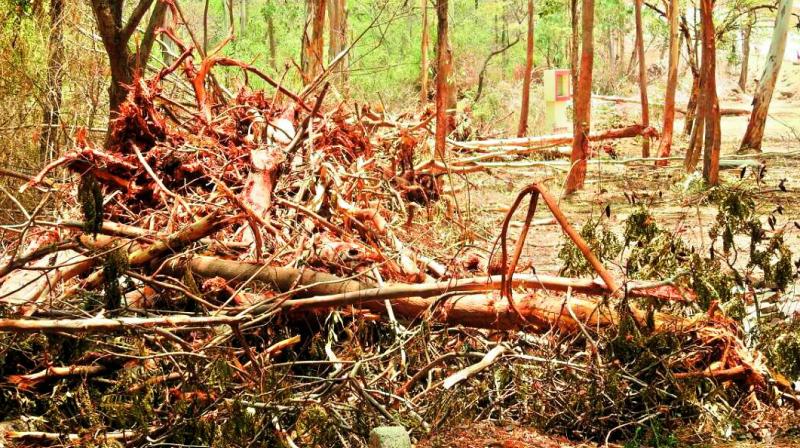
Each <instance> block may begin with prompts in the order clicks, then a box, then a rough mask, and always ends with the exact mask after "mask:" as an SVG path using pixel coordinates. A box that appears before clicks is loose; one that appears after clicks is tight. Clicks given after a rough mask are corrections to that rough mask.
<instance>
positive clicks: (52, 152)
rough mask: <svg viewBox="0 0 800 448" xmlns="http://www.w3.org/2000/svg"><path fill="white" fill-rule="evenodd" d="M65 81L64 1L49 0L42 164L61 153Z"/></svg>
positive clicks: (41, 147) (40, 151) (41, 144)
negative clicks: (59, 136) (59, 135)
mask: <svg viewBox="0 0 800 448" xmlns="http://www.w3.org/2000/svg"><path fill="white" fill-rule="evenodd" d="M63 78H64V0H50V39H49V41H48V57H47V84H46V88H47V92H46V96H45V97H46V102H45V106H44V108H45V109H44V119H43V122H42V135H41V138H40V140H39V156H40V159H41V160H42V161H45V160H48V159H50V158H53V157H56V156H57V154H58V128H59V125H60V124H61V87H62V85H63Z"/></svg>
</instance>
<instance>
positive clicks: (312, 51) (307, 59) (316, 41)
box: [300, 0, 326, 83]
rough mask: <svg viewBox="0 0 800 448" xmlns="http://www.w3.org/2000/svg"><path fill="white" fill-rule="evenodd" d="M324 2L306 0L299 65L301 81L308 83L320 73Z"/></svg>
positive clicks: (324, 0) (322, 0)
mask: <svg viewBox="0 0 800 448" xmlns="http://www.w3.org/2000/svg"><path fill="white" fill-rule="evenodd" d="M325 7H326V0H306V24H305V28H304V30H303V42H302V45H303V48H302V54H301V58H300V65H301V68H302V70H303V78H304V79H303V80H304V82H305V83H309V82H311V81H312V80H314V78H316V77H317V75H319V74H320V73H322V56H323V54H322V53H323V48H324V46H323V45H324V35H323V31H324V28H325Z"/></svg>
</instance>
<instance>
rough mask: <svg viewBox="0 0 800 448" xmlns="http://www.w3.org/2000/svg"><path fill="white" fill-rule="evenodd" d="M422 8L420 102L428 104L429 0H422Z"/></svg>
mask: <svg viewBox="0 0 800 448" xmlns="http://www.w3.org/2000/svg"><path fill="white" fill-rule="evenodd" d="M420 8H422V36H421V41H422V47H421V58H422V60H421V63H420V76H419V84H420V90H419V93H420V98H419V102H420V104H423V105H424V104H427V102H428V72H429V71H430V67H429V66H428V65H429V64H428V45H429V40H428V0H420Z"/></svg>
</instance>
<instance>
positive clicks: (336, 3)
mask: <svg viewBox="0 0 800 448" xmlns="http://www.w3.org/2000/svg"><path fill="white" fill-rule="evenodd" d="M328 30H329V34H330V38H329V42H328V61H332V60H333V59H334V58H335V57H336V56H337V55H339V54H340V53H341V52H342V51H344V50H345V49H347V0H330V4H329V5H328ZM348 64H349V61H348V58H347V55H345V56H344V58H343V59H342V60H341V61H340V62H339V63H338V65H337V67H336V69H335V72H336V75H337V78H338V81H339V82H341V83H342V84H344V83H345V81H346V80H347V70H348Z"/></svg>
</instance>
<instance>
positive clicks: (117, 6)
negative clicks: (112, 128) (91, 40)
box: [91, 0, 158, 118]
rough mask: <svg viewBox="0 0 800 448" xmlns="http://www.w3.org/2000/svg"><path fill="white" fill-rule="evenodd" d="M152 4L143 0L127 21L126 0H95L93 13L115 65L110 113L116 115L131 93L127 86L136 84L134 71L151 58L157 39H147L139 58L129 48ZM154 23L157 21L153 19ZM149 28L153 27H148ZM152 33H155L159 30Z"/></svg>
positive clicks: (111, 62)
mask: <svg viewBox="0 0 800 448" xmlns="http://www.w3.org/2000/svg"><path fill="white" fill-rule="evenodd" d="M152 4H153V0H139V2H138V3H137V4H136V5H135V6H134V7H133V10H132V11H131V14H130V17H129V18H128V21H127V22H124V21H123V19H122V11H123V6H124V0H91V7H92V13H93V14H94V17H95V20H96V21H97V30H98V33H99V34H100V38H101V39H102V41H103V46H104V47H105V49H106V54H107V55H108V62H109V66H110V67H111V85H110V86H109V88H108V97H109V115H110V116H111V117H112V118H113V116H114V115H116V113H117V112H118V111H119V106H120V105H122V103H123V102H124V101H125V98H126V96H127V95H128V89H127V86H129V85H131V84H132V83H133V75H134V73H135V72H136V71H139V70H143V68H144V67H145V65H146V63H147V60H146V59H144V56H145V55H146V56H148V57H149V55H150V51H151V49H152V45H153V42H154V41H155V39H143V40H142V45H141V46H140V48H139V51H138V54H139V57H134V56H133V55H132V54H131V52H130V50H129V49H128V43H129V42H130V39H131V36H133V34H134V32H135V31H136V28H137V27H138V26H139V23H140V22H141V20H142V18H143V17H144V15H145V14H146V13H147V11H148V10H149V9H150V6H151V5H152ZM157 11H158V8H157ZM155 13H156V12H154V14H155ZM151 23H154V22H152V21H151ZM149 28H150V26H148V29H149ZM150 32H151V33H154V32H155V29H152V30H150ZM145 37H147V35H146V36H145ZM145 44H147V45H148V46H145Z"/></svg>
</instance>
